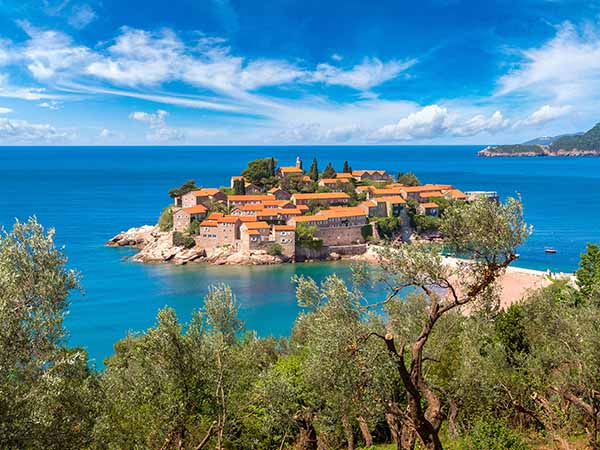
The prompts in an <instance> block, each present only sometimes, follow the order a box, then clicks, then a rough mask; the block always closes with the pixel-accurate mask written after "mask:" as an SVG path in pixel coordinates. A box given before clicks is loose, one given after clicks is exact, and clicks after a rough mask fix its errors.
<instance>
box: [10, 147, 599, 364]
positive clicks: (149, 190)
mask: <svg viewBox="0 0 600 450" xmlns="http://www.w3.org/2000/svg"><path fill="white" fill-rule="evenodd" d="M480 148H482V147H481V146H477V147H475V146H436V147H412V146H401V147H273V148H265V147H262V148H258V147H257V148H255V147H198V148H192V147H184V148H162V147H161V148H135V147H110V148H106V147H104V148H103V147H98V148H81V147H67V148H60V147H51V148H10V147H3V148H0V225H3V226H5V227H10V226H11V224H12V222H13V221H14V219H15V218H19V219H22V220H25V219H26V218H27V217H28V216H30V215H34V214H35V215H37V217H38V219H39V220H40V221H41V222H42V223H43V224H44V225H45V226H48V227H50V226H51V227H55V228H56V231H57V235H56V238H57V241H58V242H59V243H60V244H62V245H65V246H66V253H67V254H68V256H69V258H70V265H71V266H72V267H75V268H77V269H78V270H79V271H80V272H81V273H82V276H83V283H82V284H83V288H84V289H85V295H83V296H82V295H79V294H77V295H75V296H74V297H73V303H72V305H71V307H70V312H69V316H68V317H67V320H66V325H67V327H68V329H69V331H70V341H71V344H73V345H79V346H83V347H85V348H87V349H88V351H89V353H90V356H91V357H92V358H94V359H95V360H96V362H97V363H98V364H99V365H100V364H101V362H102V359H103V358H104V357H106V356H107V355H109V354H110V353H111V352H112V344H113V343H114V341H116V340H117V339H119V338H121V337H123V336H124V335H125V333H126V332H127V331H128V330H136V331H137V330H143V329H145V328H147V327H148V326H150V325H152V324H153V323H154V320H155V317H156V312H157V310H158V309H159V308H160V307H163V306H165V305H170V306H173V307H175V309H176V310H177V313H178V315H179V317H180V318H181V319H182V320H187V319H188V318H189V316H190V313H191V311H192V310H194V309H196V308H198V307H199V306H201V304H202V297H203V296H204V295H205V293H206V289H207V286H208V285H209V284H211V283H218V282H224V283H228V284H230V285H231V286H232V287H233V289H234V291H235V293H236V294H237V296H238V298H239V299H240V302H241V304H242V311H241V315H242V318H243V319H244V320H245V321H246V323H247V325H248V327H249V328H252V329H255V330H257V331H258V333H259V334H261V335H267V334H275V335H283V334H287V333H288V332H289V330H290V326H291V324H292V322H293V320H294V318H295V316H296V314H297V313H298V311H299V309H298V307H297V306H296V303H295V299H294V288H293V286H292V285H291V283H290V281H289V280H290V277H291V276H292V275H293V274H304V275H308V276H313V277H315V278H317V279H322V278H323V277H325V276H327V275H328V274H331V273H338V274H340V275H341V276H347V275H348V272H349V267H348V265H347V264H344V263H332V264H295V265H284V266H278V267H212V266H206V265H190V266H185V267H176V266H171V265H142V264H136V263H132V262H129V261H124V260H123V258H124V257H126V256H129V255H131V254H133V251H132V250H130V249H114V248H106V247H104V243H105V242H106V240H107V239H109V238H110V237H112V236H113V235H114V234H116V233H117V232H119V231H121V230H124V229H127V228H129V227H131V226H139V225H143V224H152V223H155V222H156V218H157V215H158V214H159V212H160V210H161V208H162V207H164V206H165V205H166V204H167V203H169V201H170V199H169V197H168V196H167V195H166V192H167V191H168V189H170V188H171V187H174V186H177V185H179V184H181V183H182V182H183V181H185V180H187V179H190V178H193V179H196V180H197V182H198V184H200V185H203V186H219V185H228V184H229V176H230V175H232V174H237V173H239V172H240V171H241V170H242V168H243V167H244V166H245V163H246V162H247V161H248V160H250V159H253V158H257V157H262V156H271V155H273V156H275V157H276V158H278V159H279V160H280V161H281V162H282V163H283V164H292V163H293V162H294V160H295V157H296V155H300V156H301V157H302V158H303V160H304V162H305V164H306V165H309V164H310V161H311V160H312V158H313V156H317V157H318V158H319V163H320V166H321V168H323V167H324V166H325V164H327V162H330V161H331V162H332V163H333V164H334V165H335V166H336V167H338V168H341V166H342V163H343V161H344V160H345V159H348V160H349V161H350V163H351V165H352V166H353V167H354V168H355V169H359V168H383V169H386V170H388V171H390V172H393V173H395V172H398V171H414V172H415V173H416V174H417V175H418V176H419V177H420V178H421V180H422V181H424V182H436V183H437V182H439V183H450V184H454V185H455V186H456V187H458V188H460V189H463V190H496V191H498V192H499V193H500V195H501V196H502V197H503V198H505V197H506V196H509V195H516V194H517V193H520V195H521V196H522V200H523V202H524V204H525V213H526V218H527V220H528V221H529V222H530V223H532V224H533V225H534V227H535V232H534V235H533V236H532V237H531V239H530V240H529V241H528V242H527V243H526V244H525V245H524V246H523V247H522V248H521V249H520V254H521V258H520V260H519V261H518V264H517V265H520V266H523V267H529V268H534V269H542V270H545V269H547V268H550V269H552V270H554V271H572V270H574V269H575V268H576V267H577V262H578V260H579V255H580V253H581V252H582V251H583V250H584V248H585V244H586V243H587V242H590V241H591V242H599V241H600V158H490V159H484V158H478V157H477V156H476V152H477V150H478V149H480ZM548 245H551V246H554V247H555V248H556V249H557V251H558V253H557V254H555V255H548V254H545V253H544V252H543V249H544V246H548ZM368 295H369V296H371V297H377V295H378V293H377V292H370V293H369V294H368Z"/></svg>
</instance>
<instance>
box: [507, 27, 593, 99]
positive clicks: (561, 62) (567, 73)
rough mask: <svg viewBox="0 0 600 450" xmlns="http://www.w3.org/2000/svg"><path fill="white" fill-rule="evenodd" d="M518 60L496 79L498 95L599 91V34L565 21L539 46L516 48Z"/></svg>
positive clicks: (541, 95) (546, 95) (545, 95)
mask: <svg viewBox="0 0 600 450" xmlns="http://www.w3.org/2000/svg"><path fill="white" fill-rule="evenodd" d="M517 54H518V55H519V56H520V57H521V61H520V62H519V63H518V64H517V66H516V67H515V68H514V69H513V70H511V71H510V72H509V73H507V74H506V75H504V76H502V77H500V79H499V81H498V89H497V95H500V96H502V95H507V94H513V93H516V94H521V95H528V96H535V97H539V98H553V99H554V100H555V101H558V102H563V101H572V100H573V99H576V98H581V97H585V96H590V95H594V96H597V94H596V93H600V36H599V35H598V32H597V31H596V28H595V27H594V26H589V27H585V29H584V30H582V31H579V30H578V29H577V28H576V27H575V26H574V25H573V24H572V23H569V22H566V23H564V24H562V25H560V26H559V27H558V28H557V33H556V36H555V37H554V38H552V39H551V40H549V41H548V42H546V43H544V44H543V45H542V46H540V47H534V48H528V49H524V50H517Z"/></svg>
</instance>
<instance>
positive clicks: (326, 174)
mask: <svg viewBox="0 0 600 450" xmlns="http://www.w3.org/2000/svg"><path fill="white" fill-rule="evenodd" d="M335 175H336V172H335V169H334V168H333V166H332V165H331V163H327V165H326V166H325V169H323V172H322V173H321V178H334V177H335Z"/></svg>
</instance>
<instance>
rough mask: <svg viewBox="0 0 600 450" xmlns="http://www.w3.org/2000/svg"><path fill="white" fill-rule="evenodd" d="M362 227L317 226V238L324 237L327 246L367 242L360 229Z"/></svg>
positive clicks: (324, 243)
mask: <svg viewBox="0 0 600 450" xmlns="http://www.w3.org/2000/svg"><path fill="white" fill-rule="evenodd" d="M362 227H363V225H360V226H353V227H338V228H317V230H316V231H315V238H317V239H322V240H323V245H325V246H332V245H350V244H362V243H364V242H365V240H364V239H363V237H362V233H361V231H360V230H361V228H362Z"/></svg>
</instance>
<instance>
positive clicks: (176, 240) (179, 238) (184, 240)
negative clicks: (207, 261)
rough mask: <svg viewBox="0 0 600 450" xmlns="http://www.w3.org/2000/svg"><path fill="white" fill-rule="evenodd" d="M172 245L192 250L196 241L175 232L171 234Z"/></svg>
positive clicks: (186, 235)
mask: <svg viewBox="0 0 600 450" xmlns="http://www.w3.org/2000/svg"><path fill="white" fill-rule="evenodd" d="M173 245H175V246H177V247H184V248H192V247H193V246H194V245H196V241H195V240H194V238H193V237H192V236H190V235H189V234H184V233H181V232H179V231H175V232H174V233H173Z"/></svg>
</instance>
